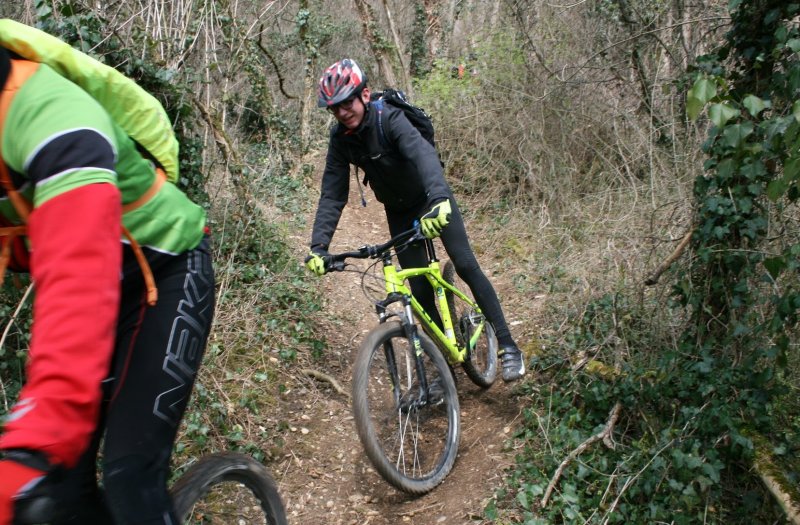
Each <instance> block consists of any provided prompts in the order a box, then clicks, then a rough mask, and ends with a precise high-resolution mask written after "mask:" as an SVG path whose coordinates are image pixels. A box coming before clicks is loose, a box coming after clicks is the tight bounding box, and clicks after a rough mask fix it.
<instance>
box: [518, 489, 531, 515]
mask: <svg viewBox="0 0 800 525" xmlns="http://www.w3.org/2000/svg"><path fill="white" fill-rule="evenodd" d="M517 502H518V503H519V504H520V505H521V506H522V508H523V509H525V510H528V509H530V508H531V504H530V502H529V501H528V494H527V492H525V491H524V490H521V491H519V492H518V493H517Z"/></svg>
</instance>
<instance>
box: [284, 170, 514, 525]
mask: <svg viewBox="0 0 800 525" xmlns="http://www.w3.org/2000/svg"><path fill="white" fill-rule="evenodd" d="M351 186H355V185H351ZM370 197H372V195H371V193H368V194H367V198H368V201H369V202H368V205H367V207H366V208H364V207H362V206H361V205H360V197H359V196H358V189H357V188H356V187H353V188H351V195H350V202H349V204H348V206H346V207H345V211H344V214H343V216H342V219H341V221H340V223H339V227H338V230H337V233H336V235H335V237H334V240H333V246H332V247H331V249H332V251H345V250H350V249H354V248H357V247H359V246H362V245H364V244H373V243H379V242H383V241H385V240H386V239H388V232H387V230H386V227H385V223H384V216H383V213H382V208H381V206H380V204H379V203H377V202H376V201H375V200H374V198H370ZM312 222H313V220H312V217H309V220H308V226H307V228H306V231H303V232H302V233H300V234H299V235H298V236H297V238H296V245H297V246H298V257H301V256H302V255H301V254H302V253H303V251H304V250H303V249H302V247H304V246H307V243H308V239H309V238H310V228H311V224H312ZM481 262H482V264H486V262H484V261H483V260H482V261H481ZM364 267H365V266H364ZM484 269H486V268H485V267H484ZM490 278H491V279H492V280H493V282H494V283H495V286H496V287H497V289H498V293H499V294H500V297H501V300H503V298H504V297H506V296H507V295H508V293H509V292H508V289H510V288H511V287H510V286H504V284H503V283H502V281H500V280H498V278H497V276H491V277H490ZM360 284H361V280H360V275H359V274H355V273H332V274H328V275H326V276H324V277H323V278H321V279H320V280H319V286H320V293H321V294H323V297H324V302H325V304H326V306H325V309H324V312H323V314H322V315H325V316H327V317H328V319H329V320H328V321H327V323H328V325H329V326H328V330H327V341H328V350H327V351H326V356H327V359H326V360H325V362H324V365H322V364H320V363H314V362H312V361H311V360H306V361H304V362H305V363H306V365H301V366H308V367H315V368H316V370H317V371H319V372H323V373H325V374H328V375H329V376H330V377H332V378H334V379H335V380H336V381H337V382H338V383H339V384H340V385H341V386H342V388H343V389H344V390H345V392H346V393H345V394H340V393H337V392H336V391H335V390H334V388H333V387H332V386H331V384H330V383H329V382H326V381H320V380H319V379H315V378H313V377H311V376H309V375H301V374H300V372H299V370H297V369H294V370H292V374H293V378H292V381H288V383H289V384H294V387H293V388H292V389H290V390H289V391H288V392H285V393H284V394H283V396H282V398H283V399H282V403H285V407H284V410H285V413H284V416H285V417H286V418H287V419H288V421H289V425H290V429H289V432H287V442H286V444H285V446H284V452H285V456H284V458H285V459H284V460H282V461H280V462H278V463H274V464H272V465H271V469H272V471H273V472H274V474H275V477H276V479H277V481H278V482H279V484H280V490H281V493H282V495H283V496H284V499H285V501H286V504H287V510H288V513H289V519H290V523H292V524H297V525H305V524H308V525H323V524H326V525H366V524H370V525H389V524H413V525H433V524H441V523H447V524H452V525H461V524H479V523H486V522H485V521H483V520H482V518H481V516H482V509H483V507H484V505H485V503H486V501H487V500H488V498H489V497H491V495H492V494H493V492H494V490H495V489H496V488H497V487H499V486H500V484H501V481H502V476H503V473H504V470H505V469H506V468H507V467H508V466H510V465H511V464H512V462H513V459H514V451H513V450H511V449H510V447H509V443H510V440H509V438H510V436H511V433H512V431H513V428H514V426H515V425H516V424H517V423H518V421H517V420H518V418H520V413H521V409H522V405H521V400H520V398H519V397H517V396H515V395H514V389H513V387H511V386H508V385H505V384H503V382H502V380H501V379H499V378H498V381H497V383H495V385H494V386H492V388H490V389H489V390H487V391H482V390H481V389H479V388H478V387H476V386H474V385H473V384H472V383H471V382H470V381H469V379H468V378H467V377H466V375H464V373H463V371H460V370H459V372H458V375H459V377H458V385H459V398H460V402H461V413H462V416H461V417H462V434H461V445H460V447H459V454H458V459H457V460H456V464H455V466H454V467H453V470H452V472H451V473H450V475H449V476H448V477H447V479H446V480H445V481H444V483H443V484H442V485H440V486H439V487H437V488H436V489H435V490H434V491H432V492H431V493H429V494H427V495H424V496H421V497H409V496H407V495H405V494H403V493H400V492H398V491H396V490H395V489H393V488H392V487H391V486H390V485H388V484H387V483H386V482H384V481H383V479H382V478H381V477H380V476H379V475H378V474H377V473H376V472H375V471H374V470H373V469H372V468H371V465H370V464H369V460H368V459H367V458H366V456H365V455H364V453H363V450H362V448H361V443H360V441H359V440H358V435H357V434H356V430H355V425H354V423H353V417H352V414H351V410H350V403H349V399H348V397H347V396H348V395H349V390H350V379H351V363H352V361H353V356H354V354H355V351H356V349H357V348H358V345H359V343H360V342H361V341H362V339H363V337H364V335H365V334H366V332H367V331H368V330H369V329H370V328H371V327H372V326H374V324H375V322H376V318H375V316H374V313H373V310H372V305H371V304H370V302H369V301H368V299H367V298H366V297H365V296H364V294H363V292H362V291H361V287H360ZM504 302H505V301H504ZM515 302H516V301H515ZM518 322H519V321H517V323H518ZM301 361H302V360H301ZM320 366H325V369H320V368H319V367H320ZM295 374H296V375H295Z"/></svg>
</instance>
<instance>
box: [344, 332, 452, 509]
mask: <svg viewBox="0 0 800 525" xmlns="http://www.w3.org/2000/svg"><path fill="white" fill-rule="evenodd" d="M418 335H419V339H420V343H421V347H422V351H423V362H424V364H425V375H426V377H427V380H428V382H429V384H430V383H432V382H434V381H436V379H437V378H440V379H439V381H440V383H439V384H440V385H441V389H440V390H439V392H440V394H439V395H438V396H436V398H435V399H434V402H433V403H430V404H426V403H424V402H421V403H417V401H416V400H417V399H418V398H419V396H418V393H419V387H418V386H417V385H418V384H419V383H418V380H417V379H416V371H415V366H414V365H415V359H414V357H413V354H414V352H413V345H412V344H410V342H409V340H408V339H407V338H406V335H405V331H404V329H403V326H402V325H401V324H400V322H399V321H390V322H386V323H382V324H380V325H378V326H376V327H375V328H373V329H372V330H371V331H370V332H369V333H368V334H367V336H366V338H365V339H364V342H363V343H362V344H361V347H360V349H359V351H358V355H357V357H356V360H355V362H354V364H353V416H354V419H355V423H356V429H357V431H358V437H359V438H360V440H361V443H362V445H363V446H364V451H365V452H366V454H367V457H368V458H369V460H370V461H371V463H372V465H373V466H374V467H375V469H376V470H377V471H378V473H379V474H380V475H381V476H382V477H383V478H384V479H385V480H386V481H387V482H388V483H389V484H391V485H392V486H393V487H395V488H397V489H398V490H401V491H403V492H406V493H409V494H416V495H418V494H424V493H426V492H429V491H430V490H432V489H433V488H434V487H436V486H437V485H438V484H439V483H441V482H442V481H443V480H444V478H445V477H446V476H447V474H448V473H449V472H450V470H451V469H452V468H453V464H454V463H455V460H456V455H457V453H458V443H459V440H460V437H461V422H460V413H459V407H458V394H457V392H456V386H455V383H454V382H453V377H452V375H451V373H450V368H449V367H448V366H447V361H446V360H445V359H444V357H443V356H442V354H441V352H440V351H439V350H438V348H437V347H436V345H435V344H434V343H433V341H431V339H430V338H429V337H428V336H427V335H425V334H424V333H423V332H422V331H421V330H418ZM389 356H391V357H389ZM415 388H416V390H415Z"/></svg>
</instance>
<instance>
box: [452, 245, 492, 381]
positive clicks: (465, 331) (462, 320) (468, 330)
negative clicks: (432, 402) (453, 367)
mask: <svg viewBox="0 0 800 525" xmlns="http://www.w3.org/2000/svg"><path fill="white" fill-rule="evenodd" d="M442 278H443V279H444V280H445V281H447V282H448V283H450V284H452V285H454V286H455V287H456V288H457V289H459V290H461V291H462V292H464V293H465V294H467V296H468V297H470V298H472V296H471V295H470V294H469V288H468V287H467V286H466V284H464V282H462V281H461V280H460V279H459V278H458V275H457V274H456V269H455V266H453V262H452V261H447V262H446V263H445V265H444V269H443V270H442ZM445 298H446V299H447V307H448V309H449V310H450V318H451V319H452V320H453V324H454V325H455V331H456V339H457V340H458V344H459V346H464V345H467V344H468V343H469V341H470V340H471V339H472V338H473V336H474V335H475V333H476V332H477V331H478V330H480V335H479V336H478V339H477V340H476V341H475V344H474V346H470V348H468V350H467V357H466V359H464V363H463V365H462V366H463V367H464V372H466V373H467V376H468V377H469V378H470V379H471V380H472V382H473V383H475V384H476V385H478V386H480V387H481V388H489V387H490V386H492V384H493V383H494V380H495V378H496V377H497V349H498V345H497V337H496V336H495V334H494V328H493V327H492V324H491V323H490V322H489V321H488V320H486V318H485V317H484V315H483V314H482V313H480V312H478V311H477V310H476V309H475V308H474V307H472V306H470V305H469V304H468V303H467V302H465V301H464V300H462V299H461V298H460V297H458V296H457V295H455V294H454V293H453V292H451V291H449V290H445Z"/></svg>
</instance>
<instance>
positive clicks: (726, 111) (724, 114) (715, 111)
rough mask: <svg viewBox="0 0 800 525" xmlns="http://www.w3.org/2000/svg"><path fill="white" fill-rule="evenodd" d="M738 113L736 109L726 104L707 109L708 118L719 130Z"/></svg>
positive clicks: (714, 105)
mask: <svg viewBox="0 0 800 525" xmlns="http://www.w3.org/2000/svg"><path fill="white" fill-rule="evenodd" d="M739 113H740V111H739V110H738V109H736V108H732V107H730V106H729V105H728V104H726V103H724V102H723V103H721V104H713V105H712V106H711V107H710V108H708V116H709V117H710V118H711V122H713V123H714V125H715V126H717V127H718V128H721V127H723V126H725V124H726V123H727V122H728V121H729V120H730V119H732V118H736V117H738V116H739Z"/></svg>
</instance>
